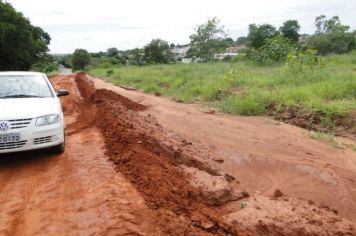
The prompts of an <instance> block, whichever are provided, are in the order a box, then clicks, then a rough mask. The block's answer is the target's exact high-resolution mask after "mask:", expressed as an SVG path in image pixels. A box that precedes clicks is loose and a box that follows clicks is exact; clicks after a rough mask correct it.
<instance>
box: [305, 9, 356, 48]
mask: <svg viewBox="0 0 356 236" xmlns="http://www.w3.org/2000/svg"><path fill="white" fill-rule="evenodd" d="M315 26H316V32H315V34H314V35H312V36H310V37H308V38H307V40H306V45H307V47H309V48H313V49H316V50H317V51H318V54H321V55H326V54H328V53H337V54H340V53H346V52H349V51H351V50H353V49H355V48H356V36H355V34H353V33H351V32H348V30H349V29H350V27H349V26H347V25H342V24H341V22H340V20H339V17H337V16H334V17H332V18H331V19H327V18H326V16H324V15H321V16H318V17H316V19H315Z"/></svg>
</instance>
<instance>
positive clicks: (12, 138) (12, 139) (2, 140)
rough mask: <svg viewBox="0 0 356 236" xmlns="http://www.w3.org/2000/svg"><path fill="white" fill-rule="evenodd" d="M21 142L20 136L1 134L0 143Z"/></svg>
mask: <svg viewBox="0 0 356 236" xmlns="http://www.w3.org/2000/svg"><path fill="white" fill-rule="evenodd" d="M18 141H20V134H0V143H12V142H18Z"/></svg>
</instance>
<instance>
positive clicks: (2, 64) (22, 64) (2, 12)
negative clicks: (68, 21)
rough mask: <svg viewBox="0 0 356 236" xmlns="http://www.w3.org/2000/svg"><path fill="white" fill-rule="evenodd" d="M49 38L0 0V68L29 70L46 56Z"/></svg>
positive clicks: (9, 5)
mask: <svg viewBox="0 0 356 236" xmlns="http://www.w3.org/2000/svg"><path fill="white" fill-rule="evenodd" d="M50 41H51V38H50V36H49V34H48V33H46V32H45V31H43V30H42V29H41V28H39V27H35V26H33V25H31V23H30V21H29V20H28V19H26V18H25V17H24V16H23V15H22V13H20V12H17V11H16V10H15V9H14V8H13V7H12V5H11V4H9V3H5V2H3V1H1V0H0V70H29V69H30V68H31V66H32V65H33V64H35V63H37V62H40V61H41V60H42V59H44V58H46V57H47V56H48V55H47V52H48V45H49V44H50Z"/></svg>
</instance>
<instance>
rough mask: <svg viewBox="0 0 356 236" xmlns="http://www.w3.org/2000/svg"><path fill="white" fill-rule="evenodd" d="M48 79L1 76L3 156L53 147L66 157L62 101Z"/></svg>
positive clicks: (34, 74)
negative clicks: (4, 154)
mask: <svg viewBox="0 0 356 236" xmlns="http://www.w3.org/2000/svg"><path fill="white" fill-rule="evenodd" d="M68 94H69V93H68V91H66V90H59V91H58V92H57V93H56V92H55V91H54V89H53V87H52V85H51V83H50V82H49V80H48V78H47V76H46V75H45V74H42V73H37V72H0V154H1V153H11V152H19V151H28V150H33V149H42V148H48V147H51V148H52V150H53V151H55V152H56V153H63V152H64V149H65V142H64V139H65V138H64V122H63V112H62V107H61V103H60V100H59V98H58V97H60V96H67V95H68Z"/></svg>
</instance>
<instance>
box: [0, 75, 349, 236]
mask: <svg viewBox="0 0 356 236" xmlns="http://www.w3.org/2000/svg"><path fill="white" fill-rule="evenodd" d="M51 80H52V83H53V84H54V86H55V87H56V88H66V89H69V90H70V93H71V96H69V97H66V98H64V99H63V101H62V102H63V107H64V111H65V119H66V133H67V150H66V152H65V153H64V154H63V155H60V156H54V155H49V154H48V153H47V152H44V151H39V152H31V153H19V154H14V155H4V156H1V158H0V205H1V214H0V235H211V234H217V235H238V234H240V235H245V234H248V233H249V234H257V235H295V234H299V235H313V234H314V235H315V234H318V235H334V234H340V235H356V231H355V230H356V227H355V223H354V222H356V183H355V181H356V155H355V152H353V151H351V150H339V149H336V148H334V147H332V146H331V145H330V144H328V143H322V142H319V141H315V140H311V139H310V138H308V136H307V135H306V134H305V133H304V132H303V131H302V130H301V129H299V128H296V127H292V126H289V125H286V124H280V123H276V122H275V121H273V120H270V119H268V118H264V117H232V116H226V115H222V114H206V110H205V108H202V107H200V106H196V105H184V104H178V103H175V102H172V101H169V100H167V99H162V98H159V97H155V96H150V95H145V94H143V93H140V92H137V91H128V90H126V89H122V88H119V87H115V86H112V85H109V84H107V83H105V82H103V81H102V80H98V79H95V78H91V77H89V76H87V75H85V74H81V75H78V76H74V75H69V76H57V77H54V78H52V79H51ZM113 91H114V92H113ZM208 113H209V112H208ZM276 190H277V191H276ZM278 190H279V191H278Z"/></svg>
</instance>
